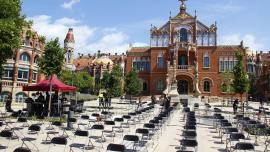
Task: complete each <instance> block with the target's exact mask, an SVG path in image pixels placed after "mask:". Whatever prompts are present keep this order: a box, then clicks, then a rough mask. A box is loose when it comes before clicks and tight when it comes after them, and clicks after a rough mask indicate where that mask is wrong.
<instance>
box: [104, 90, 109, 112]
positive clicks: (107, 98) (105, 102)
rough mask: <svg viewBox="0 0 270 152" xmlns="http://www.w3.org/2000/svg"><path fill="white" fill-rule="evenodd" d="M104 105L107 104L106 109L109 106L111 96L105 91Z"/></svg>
mask: <svg viewBox="0 0 270 152" xmlns="http://www.w3.org/2000/svg"><path fill="white" fill-rule="evenodd" d="M104 106H105V109H107V108H108V107H109V97H108V94H107V93H104Z"/></svg>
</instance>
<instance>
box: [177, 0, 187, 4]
mask: <svg viewBox="0 0 270 152" xmlns="http://www.w3.org/2000/svg"><path fill="white" fill-rule="evenodd" d="M178 1H179V2H182V4H184V3H185V1H187V0H178Z"/></svg>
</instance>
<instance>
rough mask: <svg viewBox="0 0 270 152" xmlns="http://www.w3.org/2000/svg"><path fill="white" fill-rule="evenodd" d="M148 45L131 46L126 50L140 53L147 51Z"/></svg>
mask: <svg viewBox="0 0 270 152" xmlns="http://www.w3.org/2000/svg"><path fill="white" fill-rule="evenodd" d="M149 49H150V47H132V48H131V49H130V50H129V51H128V52H132V53H137V52H138V53H142V52H147V51H149Z"/></svg>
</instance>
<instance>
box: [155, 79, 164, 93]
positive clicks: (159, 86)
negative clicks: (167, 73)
mask: <svg viewBox="0 0 270 152" xmlns="http://www.w3.org/2000/svg"><path fill="white" fill-rule="evenodd" d="M156 90H157V91H163V90H164V81H163V80H158V81H157V82H156Z"/></svg>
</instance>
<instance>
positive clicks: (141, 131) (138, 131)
mask: <svg viewBox="0 0 270 152" xmlns="http://www.w3.org/2000/svg"><path fill="white" fill-rule="evenodd" d="M136 134H140V135H141V141H144V138H145V137H146V140H149V139H150V137H149V130H148V129H145V128H137V129H136Z"/></svg>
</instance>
